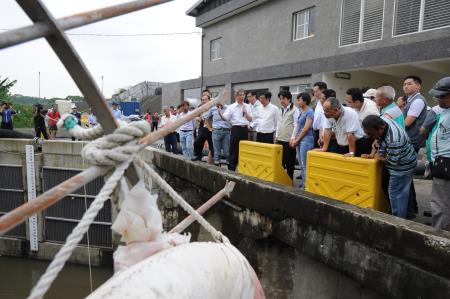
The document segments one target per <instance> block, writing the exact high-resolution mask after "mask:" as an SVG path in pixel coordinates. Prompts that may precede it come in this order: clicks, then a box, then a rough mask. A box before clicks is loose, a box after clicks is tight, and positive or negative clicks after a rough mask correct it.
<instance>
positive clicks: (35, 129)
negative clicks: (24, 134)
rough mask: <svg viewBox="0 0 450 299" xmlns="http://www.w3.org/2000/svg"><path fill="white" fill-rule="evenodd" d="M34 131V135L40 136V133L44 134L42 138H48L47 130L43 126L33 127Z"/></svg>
mask: <svg viewBox="0 0 450 299" xmlns="http://www.w3.org/2000/svg"><path fill="white" fill-rule="evenodd" d="M34 131H35V132H36V137H37V138H41V133H42V135H43V136H44V139H46V140H47V139H48V135H47V130H46V129H45V128H34Z"/></svg>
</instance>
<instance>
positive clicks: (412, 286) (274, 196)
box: [153, 150, 450, 298]
mask: <svg viewBox="0 0 450 299" xmlns="http://www.w3.org/2000/svg"><path fill="white" fill-rule="evenodd" d="M153 152H154V153H153V155H154V158H153V162H154V164H155V166H157V167H158V168H161V169H163V170H164V171H165V172H167V173H169V174H170V175H173V176H177V177H179V178H181V179H183V180H186V181H188V182H191V183H192V184H194V185H196V186H198V187H200V188H202V189H204V190H206V191H209V192H212V193H214V192H217V191H218V190H220V189H222V188H223V186H224V184H225V181H226V180H232V181H234V182H236V187H235V189H234V191H233V193H232V194H231V197H230V199H229V201H230V202H231V205H233V206H234V207H237V208H241V209H242V210H244V211H245V210H246V209H248V210H249V212H250V213H249V212H245V213H246V214H248V216H245V215H242V216H241V217H240V220H239V221H238V223H240V224H241V227H242V228H245V229H246V230H245V231H247V233H248V235H249V237H253V238H261V237H264V236H267V235H272V236H273V237H275V238H277V239H279V240H281V241H283V242H285V243H287V244H289V245H290V246H293V247H295V248H297V249H298V250H299V251H301V252H304V253H306V254H308V255H309V256H311V257H313V258H314V259H316V260H318V261H321V262H323V263H324V264H326V265H328V266H330V267H333V268H335V269H337V270H338V271H340V272H342V273H345V274H346V275H348V276H350V277H351V278H353V279H355V280H356V281H358V282H360V283H361V284H363V285H364V286H366V287H369V288H371V289H373V290H377V291H378V292H380V293H382V294H384V295H386V296H388V297H392V298H447V297H448V294H450V280H449V279H450V268H449V267H448V265H449V264H450V233H449V232H445V231H435V230H433V229H432V228H431V227H428V226H424V225H422V224H417V223H414V222H411V221H407V220H403V219H400V218H396V217H393V216H391V215H387V214H383V213H380V212H377V211H372V210H369V209H363V208H359V207H357V206H352V205H349V204H346V203H343V202H340V201H335V200H331V199H328V198H325V197H322V196H316V195H314V194H310V193H307V192H303V191H299V190H296V189H293V188H289V187H284V186H281V185H277V184H272V183H268V182H263V181H260V180H258V179H255V178H250V177H247V176H241V175H238V174H236V173H233V172H229V171H227V170H223V169H221V168H217V167H213V166H209V165H207V164H203V163H196V162H190V161H186V160H185V159H183V158H182V157H180V156H176V155H172V154H167V153H165V152H162V151H159V150H153ZM252 228H253V229H252ZM317 283H320V282H317Z"/></svg>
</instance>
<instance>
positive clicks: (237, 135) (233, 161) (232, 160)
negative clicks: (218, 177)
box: [228, 126, 248, 171]
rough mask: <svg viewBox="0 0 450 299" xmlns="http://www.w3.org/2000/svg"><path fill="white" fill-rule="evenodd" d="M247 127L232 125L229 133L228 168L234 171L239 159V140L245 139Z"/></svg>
mask: <svg viewBox="0 0 450 299" xmlns="http://www.w3.org/2000/svg"><path fill="white" fill-rule="evenodd" d="M247 138H248V128H247V127H246V126H244V127H241V126H232V127H231V135H230V156H229V158H228V169H229V170H232V171H235V170H236V166H237V164H238V161H239V142H240V141H241V140H247Z"/></svg>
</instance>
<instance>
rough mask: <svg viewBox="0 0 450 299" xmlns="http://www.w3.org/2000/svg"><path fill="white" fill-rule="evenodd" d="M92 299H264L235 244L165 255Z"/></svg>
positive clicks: (199, 245)
mask: <svg viewBox="0 0 450 299" xmlns="http://www.w3.org/2000/svg"><path fill="white" fill-rule="evenodd" d="M87 298H89V299H100V298H105V299H106V298H108V299H115V298H117V299H119V298H120V299H123V298H161V299H162V298H164V299H165V298H167V299H177V298H180V299H181V298H183V299H207V298H214V299H233V298H242V299H252V298H253V299H263V298H265V297H264V292H263V290H262V288H261V285H260V283H259V281H258V279H257V277H256V274H255V272H254V271H253V269H252V268H251V266H250V265H249V263H248V262H247V260H246V259H245V257H244V256H243V255H242V254H241V253H240V252H239V251H238V250H237V249H236V248H235V247H234V246H232V245H231V244H222V243H211V242H194V243H188V244H184V245H181V246H177V247H173V248H170V249H167V250H164V251H161V252H159V253H157V254H155V255H152V256H151V257H149V258H147V259H145V260H143V261H142V262H140V263H137V264H135V265H134V266H132V267H129V268H128V269H126V270H124V271H121V272H119V273H117V274H116V275H114V276H113V277H112V278H111V279H109V280H108V281H107V282H105V283H104V284H103V285H102V286H100V287H99V288H98V289H97V290H96V291H95V292H93V293H92V294H91V295H90V296H89V297H87Z"/></svg>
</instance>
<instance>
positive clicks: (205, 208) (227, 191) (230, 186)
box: [169, 182, 236, 234]
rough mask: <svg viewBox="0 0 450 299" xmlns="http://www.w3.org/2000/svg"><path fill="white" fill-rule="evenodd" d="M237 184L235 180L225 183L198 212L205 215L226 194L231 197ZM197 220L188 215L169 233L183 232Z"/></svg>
mask: <svg viewBox="0 0 450 299" xmlns="http://www.w3.org/2000/svg"><path fill="white" fill-rule="evenodd" d="M235 185H236V183H235V182H227V183H226V184H225V187H224V188H223V189H222V190H220V191H219V192H217V193H216V194H215V195H214V196H213V197H211V198H210V199H208V201H207V202H205V203H204V204H203V205H201V206H200V208H198V209H197V212H198V213H199V214H200V215H203V214H204V213H205V212H206V211H208V210H209V209H210V208H212V207H213V206H214V205H215V204H216V203H218V202H219V201H220V200H221V199H222V198H224V197H225V196H227V197H230V193H231V192H232V191H233V189H234V186H235ZM194 221H195V219H194V217H192V215H189V216H187V217H186V218H184V219H183V221H181V222H180V223H178V224H177V226H175V227H174V228H172V229H171V230H170V231H169V234H173V233H181V232H182V231H184V230H185V229H186V228H188V226H189V225H191V224H192V223H193V222H194Z"/></svg>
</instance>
